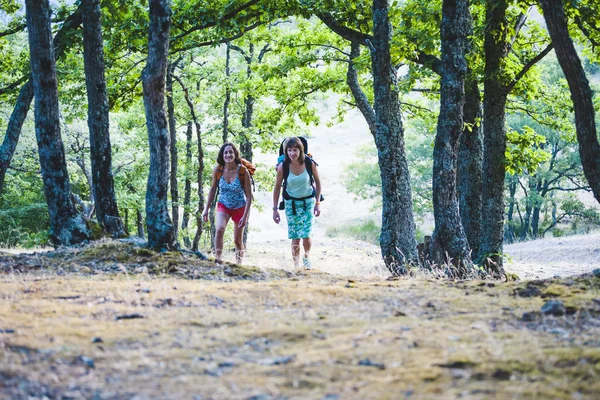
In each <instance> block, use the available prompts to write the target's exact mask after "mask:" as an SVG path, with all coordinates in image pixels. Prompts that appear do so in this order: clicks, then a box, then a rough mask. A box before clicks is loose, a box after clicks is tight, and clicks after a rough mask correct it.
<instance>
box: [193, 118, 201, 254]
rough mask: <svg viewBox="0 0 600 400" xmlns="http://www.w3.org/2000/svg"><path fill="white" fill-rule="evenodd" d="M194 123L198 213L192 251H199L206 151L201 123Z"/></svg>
mask: <svg viewBox="0 0 600 400" xmlns="http://www.w3.org/2000/svg"><path fill="white" fill-rule="evenodd" d="M194 121H195V124H196V142H197V143H198V176H197V180H198V211H197V212H196V235H195V236H194V242H193V243H192V250H194V251H198V245H199V243H200V238H201V237H202V227H203V221H202V211H203V210H204V182H203V181H202V175H203V174H204V149H203V147H202V131H201V130H200V123H199V122H197V120H195V119H194Z"/></svg>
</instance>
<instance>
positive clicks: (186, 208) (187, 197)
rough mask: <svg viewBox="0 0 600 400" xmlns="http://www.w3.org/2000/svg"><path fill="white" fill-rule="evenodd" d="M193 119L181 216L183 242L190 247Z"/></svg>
mask: <svg viewBox="0 0 600 400" xmlns="http://www.w3.org/2000/svg"><path fill="white" fill-rule="evenodd" d="M192 130H193V125H192V121H188V124H187V129H186V131H185V138H186V141H185V168H186V170H185V184H184V189H183V217H182V218H181V231H182V233H183V244H184V245H185V247H187V248H188V249H189V248H191V247H192V241H191V240H190V236H189V232H188V225H189V222H190V203H191V200H192V180H191V179H190V176H191V172H192V171H191V166H192Z"/></svg>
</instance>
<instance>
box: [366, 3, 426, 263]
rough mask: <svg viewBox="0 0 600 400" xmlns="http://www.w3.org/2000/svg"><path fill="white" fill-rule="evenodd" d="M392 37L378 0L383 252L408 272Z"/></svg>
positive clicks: (376, 81)
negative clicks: (391, 52) (391, 49)
mask: <svg viewBox="0 0 600 400" xmlns="http://www.w3.org/2000/svg"><path fill="white" fill-rule="evenodd" d="M391 37H392V27H391V24H390V21H389V16H388V1H387V0H374V1H373V42H372V46H373V48H372V49H371V61H372V65H373V87H374V94H375V107H374V109H375V116H376V135H375V143H376V145H377V152H378V158H379V168H380V173H381V182H382V188H381V189H382V200H383V210H382V227H381V238H380V243H381V254H382V256H383V260H384V262H385V264H386V266H387V268H388V269H389V270H390V272H392V273H393V274H404V273H406V272H407V270H406V265H407V264H408V263H410V262H412V261H414V260H416V259H417V241H416V239H415V221H414V217H413V209H412V193H411V186H410V175H409V171H408V163H407V161H406V154H405V148H404V129H403V127H402V120H401V118H400V109H399V99H398V92H397V88H396V83H397V79H396V71H395V70H394V68H393V66H392V63H391V56H390V40H391Z"/></svg>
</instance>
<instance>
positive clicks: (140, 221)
mask: <svg viewBox="0 0 600 400" xmlns="http://www.w3.org/2000/svg"><path fill="white" fill-rule="evenodd" d="M135 212H136V217H135V221H136V225H137V235H138V236H139V237H141V238H142V239H144V238H145V237H146V235H145V234H144V216H143V215H142V212H141V211H140V210H139V209H137V210H135Z"/></svg>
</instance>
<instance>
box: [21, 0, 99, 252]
mask: <svg viewBox="0 0 600 400" xmlns="http://www.w3.org/2000/svg"><path fill="white" fill-rule="evenodd" d="M25 5H26V17H27V30H28V36H29V52H30V63H31V75H32V79H33V92H34V96H35V133H36V138H37V144H38V153H39V158H40V165H41V169H42V179H43V181H44V194H45V195H46V202H47V203H48V212H49V214H50V238H51V240H52V242H53V243H54V244H55V245H67V246H68V245H73V244H78V243H81V242H83V241H85V240H88V239H89V235H90V232H89V230H88V227H87V225H86V223H85V221H84V220H83V218H82V216H81V215H80V214H78V213H77V210H76V209H75V206H74V204H73V202H72V200H71V184H70V181H69V173H68V171H67V164H66V161H65V150H64V146H63V142H62V138H61V134H60V117H59V105H58V82H57V80H56V65H55V61H54V60H55V59H54V48H53V43H52V29H51V26H50V16H51V9H50V5H49V3H48V0H27V1H26V3H25Z"/></svg>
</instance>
